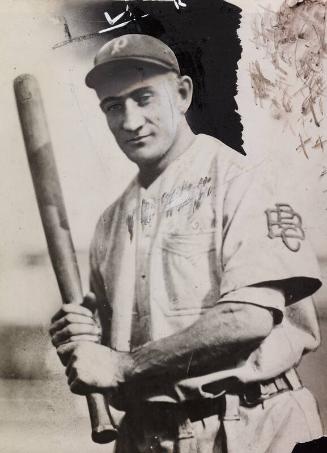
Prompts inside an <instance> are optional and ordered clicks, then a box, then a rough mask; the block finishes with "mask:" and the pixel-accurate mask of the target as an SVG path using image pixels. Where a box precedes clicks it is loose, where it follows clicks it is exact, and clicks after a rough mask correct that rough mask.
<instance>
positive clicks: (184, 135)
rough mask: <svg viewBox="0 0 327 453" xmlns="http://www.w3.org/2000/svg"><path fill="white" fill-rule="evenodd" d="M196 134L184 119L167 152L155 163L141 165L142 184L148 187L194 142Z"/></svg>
mask: <svg viewBox="0 0 327 453" xmlns="http://www.w3.org/2000/svg"><path fill="white" fill-rule="evenodd" d="M194 139H195V134H194V132H193V131H192V130H191V128H190V126H189V125H188V123H187V122H186V120H185V119H184V120H183V121H182V123H181V124H180V126H179V131H178V132H177V135H176V139H175V141H174V143H173V144H172V146H171V147H170V148H169V149H168V151H167V152H166V154H165V155H164V156H163V157H162V158H161V159H160V161H157V162H155V163H151V164H148V165H143V166H140V167H139V169H140V173H139V181H140V183H141V185H142V186H143V187H145V188H148V187H149V186H150V185H151V184H152V183H153V182H154V181H155V180H156V179H157V177H158V176H159V175H160V174H161V173H162V172H163V171H164V170H165V169H166V168H167V167H168V166H169V165H170V164H171V162H173V161H174V160H175V159H177V158H178V157H179V156H180V155H181V154H183V153H184V152H185V151H186V150H187V149H188V148H189V147H190V146H191V144H192V143H193V141H194Z"/></svg>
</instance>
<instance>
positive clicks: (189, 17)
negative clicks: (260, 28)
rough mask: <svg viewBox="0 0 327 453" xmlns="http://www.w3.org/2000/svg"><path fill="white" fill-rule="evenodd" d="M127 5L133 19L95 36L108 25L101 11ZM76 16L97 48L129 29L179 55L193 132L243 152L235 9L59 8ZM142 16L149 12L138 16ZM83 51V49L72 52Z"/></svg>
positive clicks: (196, 4)
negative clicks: (187, 79) (190, 95)
mask: <svg viewBox="0 0 327 453" xmlns="http://www.w3.org/2000/svg"><path fill="white" fill-rule="evenodd" d="M127 5H129V9H130V11H131V12H132V14H133V17H134V20H133V21H132V22H131V23H129V24H128V25H126V26H124V27H122V28H118V29H116V30H113V31H110V32H107V33H103V34H102V35H98V36H96V37H94V36H93V34H94V33H97V32H98V31H99V30H102V29H105V28H108V27H110V25H109V23H108V22H107V21H106V19H105V17H104V11H108V12H109V14H110V16H111V17H116V16H117V15H118V14H120V13H121V12H123V11H124V10H125V9H126V6H127ZM76 14H78V16H79V17H82V18H83V29H80V30H79V32H80V33H81V32H82V33H83V34H85V35H88V34H89V35H90V36H92V39H93V38H95V39H94V41H96V44H97V47H96V48H97V49H98V48H99V47H100V46H101V44H104V43H105V42H107V41H109V40H110V39H112V38H114V37H117V36H121V35H124V34H127V33H143V34H148V35H151V36H154V37H156V38H159V39H160V40H162V41H163V42H165V43H166V44H168V46H170V47H171V48H172V49H173V50H174V52H175V54H176V56H177V59H178V61H179V64H180V67H181V71H182V74H188V75H189V76H191V77H192V79H193V82H194V88H195V90H194V92H195V94H194V100H193V103H192V105H191V108H190V110H189V114H188V119H189V122H190V125H191V127H192V129H193V130H194V132H195V133H206V134H209V135H212V136H214V137H216V138H218V139H220V140H221V141H223V142H224V143H226V144H227V145H229V146H230V147H232V148H233V149H235V150H237V151H239V152H241V153H242V154H245V153H244V151H243V148H242V144H243V141H242V129H243V128H242V125H241V119H240V115H239V114H238V113H237V111H236V110H237V104H236V102H235V99H234V96H235V95H236V94H237V75H236V71H237V62H238V60H239V59H240V57H241V51H242V48H241V44H240V40H239V38H238V36H237V29H238V27H239V24H240V19H241V11H240V9H239V8H237V7H236V6H234V5H230V4H228V3H226V2H223V1H220V0H201V1H199V0H187V6H186V7H184V8H180V9H179V10H178V9H177V8H176V6H175V5H174V2H165V1H155V2H149V1H148V2H142V1H132V2H125V1H114V2H110V1H109V2H108V1H106V2H96V3H94V2H86V3H84V4H83V5H82V6H80V8H79V11H78V12H77V11H76V4H74V5H73V4H72V5H71V6H70V5H69V4H68V5H66V6H65V8H64V9H63V15H65V16H66V17H69V16H72V17H73V16H74V15H75V17H76ZM144 14H149V16H148V17H145V18H141V16H142V15H144ZM117 23H119V22H117ZM79 47H80V46H79ZM81 51H83V48H82V50H81V47H80V48H79V49H77V50H76V52H81Z"/></svg>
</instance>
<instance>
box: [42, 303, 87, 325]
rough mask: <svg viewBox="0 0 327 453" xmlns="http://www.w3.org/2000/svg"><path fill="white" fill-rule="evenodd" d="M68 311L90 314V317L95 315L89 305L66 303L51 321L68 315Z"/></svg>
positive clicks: (83, 314) (84, 314)
mask: <svg viewBox="0 0 327 453" xmlns="http://www.w3.org/2000/svg"><path fill="white" fill-rule="evenodd" d="M68 313H76V314H79V315H82V316H88V317H90V318H92V317H93V312H92V311H91V310H90V309H88V308H87V307H84V306H83V305H78V304H64V305H63V306H62V307H61V309H60V310H58V311H57V313H55V314H54V316H53V317H52V318H51V323H54V322H55V321H57V320H58V319H60V318H62V317H64V316H66V315H67V314H68Z"/></svg>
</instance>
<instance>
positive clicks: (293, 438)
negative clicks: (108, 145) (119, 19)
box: [50, 34, 322, 453]
mask: <svg viewBox="0 0 327 453" xmlns="http://www.w3.org/2000/svg"><path fill="white" fill-rule="evenodd" d="M86 84H87V85H88V86H89V87H91V88H93V89H94V90H95V91H96V94H97V96H98V98H99V100H100V107H101V109H102V110H103V112H104V115H105V116H106V119H107V123H108V126H109V129H110V130H111V132H112V133H113V135H114V137H115V139H116V141H117V144H118V145H119V147H120V148H121V150H122V151H123V152H124V153H125V154H126V156H127V157H128V158H129V159H130V160H131V161H133V162H135V164H136V165H137V166H138V168H139V173H138V175H137V176H136V178H135V179H134V180H133V181H132V182H131V183H130V185H129V186H128V187H127V189H126V190H125V191H124V193H123V194H122V195H121V197H120V198H119V199H118V200H117V201H116V202H115V203H114V204H113V205H112V206H110V207H109V208H108V209H107V210H106V211H105V212H104V213H103V215H102V216H101V217H100V220H99V222H98V224H97V227H96V231H95V234H94V238H93V241H92V245H91V253H90V265H91V278H90V281H91V290H92V292H91V293H90V294H88V295H87V296H86V298H85V301H84V304H83V306H77V305H67V306H65V307H64V308H62V309H61V310H60V311H59V312H58V313H57V314H56V315H55V316H54V318H53V323H52V326H51V329H50V332H51V335H52V341H53V344H54V345H55V346H56V348H57V352H58V354H59V357H60V358H61V360H62V362H63V364H64V365H65V366H66V374H67V376H68V383H69V385H70V388H71V390H72V392H74V393H78V394H87V393H88V392H92V391H98V392H103V393H105V394H106V395H107V397H108V401H109V402H110V404H111V405H112V406H114V407H116V408H117V409H119V410H121V411H124V413H125V415H124V416H123V418H122V421H121V424H120V430H119V433H120V434H119V438H118V441H117V443H116V447H115V448H116V452H118V453H121V452H128V453H133V452H135V453H136V452H170V453H173V452H174V453H175V452H184V453H191V452H192V453H193V452H205V453H209V452H215V453H218V452H229V453H239V452H240V451H243V452H247V453H250V452H253V453H255V452H256V453H264V452H270V453H275V452H276V453H277V452H278V453H284V452H285V453H289V452H291V451H292V448H293V447H294V445H295V443H296V442H303V441H308V440H310V439H313V438H316V437H319V436H320V435H321V433H322V429H321V424H320V419H319V415H318V411H317V406H316V402H315V400H314V398H313V396H312V395H311V393H310V392H309V391H308V390H307V389H306V388H305V387H303V385H302V384H301V382H300V380H299V378H298V375H297V373H296V371H295V366H296V365H297V364H298V363H299V361H300V360H301V357H302V355H303V354H304V353H306V352H309V351H312V350H313V349H315V348H316V347H317V346H318V344H319V341H320V340H319V329H318V325H317V319H316V315H315V311H314V307H313V303H312V300H311V295H312V294H313V293H314V292H315V291H316V290H317V289H318V288H319V287H320V285H321V282H320V280H319V271H318V268H317V263H316V260H315V257H314V256H313V254H312V251H311V248H310V244H309V242H308V239H307V238H306V234H305V219H303V218H302V216H301V214H300V213H299V212H298V205H297V204H296V202H295V201H293V200H291V199H290V196H289V194H285V193H284V194H283V193H282V191H280V190H279V188H278V187H277V185H276V184H275V183H274V178H273V175H271V171H270V172H269V168H268V170H266V166H267V162H266V160H265V159H262V160H261V161H260V160H259V159H257V160H253V159H250V158H248V157H244V156H241V155H239V154H238V153H236V152H235V151H233V150H231V149H230V148H228V147H227V146H226V145H224V144H223V143H221V142H220V141H219V140H217V139H215V138H212V137H210V136H207V135H203V134H199V135H195V134H194V133H193V132H192V130H191V128H190V126H189V125H188V122H187V120H186V117H185V115H186V112H187V110H188V108H189V106H190V103H191V100H192V80H191V78H190V77H188V76H187V75H181V73H180V68H179V65H178V62H177V59H176V57H175V55H174V53H173V51H172V50H171V49H170V48H169V47H167V45H165V44H164V43H163V42H161V41H159V40H157V39H155V38H153V37H150V36H147V35H132V34H131V35H124V36H122V37H119V38H115V39H113V40H111V41H109V42H108V43H107V44H106V45H104V46H103V47H102V48H101V49H100V50H99V52H98V54H97V55H96V58H95V66H94V68H93V69H92V70H91V71H90V72H89V73H88V75H87V77H86ZM269 173H270V174H269ZM95 310H96V311H95ZM96 316H97V317H98V319H99V320H100V323H99V326H98V324H97V321H96ZM100 338H101V344H100Z"/></svg>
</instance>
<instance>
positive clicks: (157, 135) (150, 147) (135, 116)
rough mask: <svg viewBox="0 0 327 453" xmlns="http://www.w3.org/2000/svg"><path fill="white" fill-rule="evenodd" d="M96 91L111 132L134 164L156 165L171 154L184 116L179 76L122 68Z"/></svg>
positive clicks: (145, 68) (145, 67) (150, 70)
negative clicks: (180, 106) (180, 105)
mask: <svg viewBox="0 0 327 453" xmlns="http://www.w3.org/2000/svg"><path fill="white" fill-rule="evenodd" d="M96 91H97V94H98V96H99V98H100V101H101V104H100V105H101V108H102V110H103V112H104V113H105V115H106V118H107V122H108V125H109V128H110V130H111V132H112V133H113V135H114V137H115V139H116V141H117V143H118V145H119V147H120V148H121V149H122V151H123V152H124V153H125V154H126V156H127V157H128V158H129V159H130V160H131V161H133V162H135V163H136V164H138V165H139V166H142V165H147V164H152V163H155V162H157V161H159V160H160V159H161V158H162V157H163V156H164V155H165V154H166V153H167V151H168V150H169V149H170V148H171V146H172V145H173V143H174V140H175V138H176V134H177V130H178V125H179V122H180V120H181V118H182V116H183V113H182V112H181V109H180V108H179V97H180V95H179V90H178V78H177V76H176V74H174V73H172V72H163V71H160V70H158V69H157V68H153V67H150V66H148V65H144V66H142V67H123V68H121V70H119V68H118V71H117V72H116V73H115V74H114V75H113V76H112V77H108V78H107V79H106V80H103V81H101V83H100V84H98V86H97V88H96Z"/></svg>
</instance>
